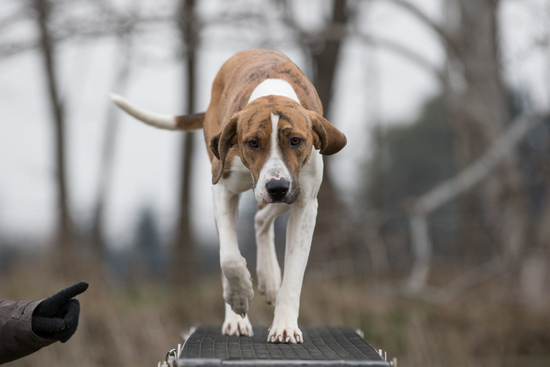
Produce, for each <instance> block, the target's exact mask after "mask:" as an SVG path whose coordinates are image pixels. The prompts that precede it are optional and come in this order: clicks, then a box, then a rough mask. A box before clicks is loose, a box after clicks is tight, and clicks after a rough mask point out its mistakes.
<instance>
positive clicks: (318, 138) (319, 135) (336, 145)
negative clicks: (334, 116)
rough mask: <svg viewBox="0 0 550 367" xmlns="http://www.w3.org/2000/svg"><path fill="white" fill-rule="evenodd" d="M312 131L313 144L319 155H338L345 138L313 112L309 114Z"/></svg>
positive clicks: (344, 144)
mask: <svg viewBox="0 0 550 367" xmlns="http://www.w3.org/2000/svg"><path fill="white" fill-rule="evenodd" d="M310 115H311V125H312V129H313V144H314V145H315V149H319V150H320V153H321V154H324V155H331V154H334V153H338V152H339V151H340V150H342V148H343V147H345V146H346V143H347V139H346V136H345V135H344V134H343V133H342V132H341V131H340V130H338V129H337V128H335V127H334V126H333V125H332V124H331V123H330V122H328V120H327V119H325V118H324V117H323V116H321V115H319V114H318V113H315V112H310Z"/></svg>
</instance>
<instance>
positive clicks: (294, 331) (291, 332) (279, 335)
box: [267, 324, 304, 344]
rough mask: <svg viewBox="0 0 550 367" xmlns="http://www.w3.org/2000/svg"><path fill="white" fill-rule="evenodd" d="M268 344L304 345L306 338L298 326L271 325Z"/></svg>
mask: <svg viewBox="0 0 550 367" xmlns="http://www.w3.org/2000/svg"><path fill="white" fill-rule="evenodd" d="M267 342H268V343H292V344H296V343H303V342H304V338H303V336H302V331H301V330H300V329H299V328H298V326H285V325H275V324H273V325H271V327H270V328H269V335H268V336H267Z"/></svg>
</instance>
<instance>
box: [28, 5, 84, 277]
mask: <svg viewBox="0 0 550 367" xmlns="http://www.w3.org/2000/svg"><path fill="white" fill-rule="evenodd" d="M52 6H53V4H52V2H51V1H49V0H34V8H35V10H36V21H37V25H38V28H39V32H40V34H39V37H40V53H41V56H42V61H43V66H44V73H45V76H46V80H47V87H48V96H49V101H50V107H51V112H52V119H53V122H54V129H55V134H54V139H55V141H54V149H55V164H56V176H55V177H56V186H57V208H58V214H57V230H56V239H55V241H56V249H55V250H54V251H53V252H55V254H56V255H55V258H54V259H52V261H54V262H55V263H54V266H55V270H56V271H58V272H60V273H62V274H66V273H67V272H71V269H70V267H71V266H72V264H74V255H75V254H74V245H75V243H74V240H75V238H74V229H73V224H72V221H71V216H70V212H69V204H68V190H67V173H66V161H65V116H64V113H63V106H62V102H61V99H60V97H59V91H58V84H57V80H56V70H55V60H54V56H55V55H54V43H53V39H52V36H51V33H50V29H49V25H48V22H49V19H50V15H51V10H52ZM60 254H61V256H59V255H60Z"/></svg>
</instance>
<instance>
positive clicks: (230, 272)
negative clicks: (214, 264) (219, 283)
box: [222, 259, 254, 317]
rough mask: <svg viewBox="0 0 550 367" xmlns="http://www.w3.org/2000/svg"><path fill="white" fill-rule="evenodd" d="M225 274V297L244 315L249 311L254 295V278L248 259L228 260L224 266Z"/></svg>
mask: <svg viewBox="0 0 550 367" xmlns="http://www.w3.org/2000/svg"><path fill="white" fill-rule="evenodd" d="M222 271H223V274H224V286H223V298H224V300H225V302H226V303H227V304H229V305H230V306H231V308H232V310H233V311H234V312H235V313H236V314H238V315H242V316H243V317H244V316H245V315H246V313H247V312H248V304H249V301H250V300H251V299H252V297H253V296H254V290H253V288H252V278H251V277H250V272H249V271H248V269H247V268H246V261H245V260H244V259H243V260H242V261H239V262H230V263H229V262H228V263H225V264H224V266H222Z"/></svg>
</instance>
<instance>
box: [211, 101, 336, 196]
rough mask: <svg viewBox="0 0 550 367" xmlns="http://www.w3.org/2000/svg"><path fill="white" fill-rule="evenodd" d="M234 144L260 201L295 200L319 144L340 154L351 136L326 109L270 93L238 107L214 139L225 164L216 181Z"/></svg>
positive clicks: (216, 152)
mask: <svg viewBox="0 0 550 367" xmlns="http://www.w3.org/2000/svg"><path fill="white" fill-rule="evenodd" d="M234 145H237V146H238V150H239V155H240V157H241V160H242V162H243V164H244V165H245V166H246V167H247V168H248V169H249V170H250V172H251V173H252V179H253V182H254V195H255V197H256V200H257V201H258V203H260V204H269V203H275V202H282V203H287V204H291V203H293V202H294V201H295V200H296V199H297V198H298V195H299V194H300V182H299V175H300V171H301V169H302V167H304V165H305V164H306V163H307V161H308V160H309V157H310V155H311V152H312V149H313V147H315V149H318V150H320V153H321V154H326V155H329V154H334V153H337V152H338V151H340V150H341V149H342V148H343V147H344V146H345V145H346V137H345V135H344V134H342V133H341V132H340V131H339V130H338V129H336V128H335V127H334V126H332V124H331V123H330V122H328V121H327V120H326V119H324V118H323V117H322V116H321V115H319V114H317V113H315V112H312V111H309V110H306V109H305V108H303V107H302V106H301V105H300V104H299V103H297V102H295V101H294V100H292V99H290V98H286V97H281V96H267V97H261V98H258V99H256V100H254V101H253V102H251V103H250V104H248V105H247V107H246V108H245V109H243V110H242V111H240V112H238V113H236V114H235V115H234V116H233V117H232V118H231V119H230V120H229V121H228V122H227V123H226V124H224V126H223V128H222V131H221V132H220V133H219V134H218V135H216V136H214V137H213V138H212V140H211V141H210V149H211V150H212V153H214V155H215V156H216V158H218V160H219V163H218V164H219V165H221V167H217V169H215V170H214V174H213V177H212V182H213V183H214V184H216V183H217V182H218V181H219V179H220V177H221V176H222V174H223V166H224V164H225V163H226V160H227V159H228V152H229V149H230V148H231V147H232V146H234Z"/></svg>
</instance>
